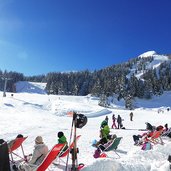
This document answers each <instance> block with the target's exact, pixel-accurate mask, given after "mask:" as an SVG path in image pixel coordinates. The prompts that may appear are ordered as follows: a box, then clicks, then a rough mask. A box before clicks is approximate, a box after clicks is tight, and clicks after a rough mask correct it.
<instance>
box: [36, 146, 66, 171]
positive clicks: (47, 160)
mask: <svg viewBox="0 0 171 171" xmlns="http://www.w3.org/2000/svg"><path fill="white" fill-rule="evenodd" d="M63 148H65V144H56V145H55V146H54V147H53V148H52V150H51V151H50V152H49V153H48V154H47V156H46V157H45V159H44V160H43V162H42V163H41V165H40V166H39V167H38V168H37V169H36V171H45V170H46V169H47V168H48V167H49V166H50V164H51V163H52V162H53V160H55V158H56V157H58V156H59V155H60V151H61V150H62V149H63Z"/></svg>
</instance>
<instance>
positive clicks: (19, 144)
mask: <svg viewBox="0 0 171 171" xmlns="http://www.w3.org/2000/svg"><path fill="white" fill-rule="evenodd" d="M26 138H27V137H23V138H16V139H15V140H14V143H13V144H12V146H11V147H10V148H9V149H8V152H9V154H10V156H11V161H12V162H13V163H15V161H14V159H13V155H15V156H17V157H19V158H20V159H22V160H23V161H26V162H27V158H26V156H25V154H24V149H23V146H22V143H23V141H25V139H26ZM19 147H21V150H22V154H23V157H21V156H19V155H18V154H16V153H14V151H15V150H16V149H18V148H19Z"/></svg>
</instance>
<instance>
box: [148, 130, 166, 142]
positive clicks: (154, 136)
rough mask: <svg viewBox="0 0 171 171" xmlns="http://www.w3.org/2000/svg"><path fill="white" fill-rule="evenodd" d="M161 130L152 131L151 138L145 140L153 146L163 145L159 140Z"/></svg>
mask: <svg viewBox="0 0 171 171" xmlns="http://www.w3.org/2000/svg"><path fill="white" fill-rule="evenodd" d="M161 135H162V130H161V131H154V133H153V134H152V136H151V137H148V138H147V139H146V140H147V141H150V142H151V143H153V144H161V145H163V144H164V143H163V140H162V138H161Z"/></svg>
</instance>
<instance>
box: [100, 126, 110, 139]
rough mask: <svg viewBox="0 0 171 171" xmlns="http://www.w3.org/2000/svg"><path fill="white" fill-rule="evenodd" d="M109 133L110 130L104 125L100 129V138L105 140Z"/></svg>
mask: <svg viewBox="0 0 171 171" xmlns="http://www.w3.org/2000/svg"><path fill="white" fill-rule="evenodd" d="M109 133H110V128H109V126H108V125H106V126H105V127H104V128H103V129H101V138H106V139H108V138H107V136H108V135H109Z"/></svg>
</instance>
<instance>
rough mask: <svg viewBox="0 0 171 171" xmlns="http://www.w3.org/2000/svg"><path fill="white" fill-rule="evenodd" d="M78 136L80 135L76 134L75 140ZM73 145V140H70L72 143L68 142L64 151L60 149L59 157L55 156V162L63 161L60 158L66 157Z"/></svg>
mask: <svg viewBox="0 0 171 171" xmlns="http://www.w3.org/2000/svg"><path fill="white" fill-rule="evenodd" d="M80 137H81V135H78V136H77V137H76V142H77V141H78V140H79V138H80ZM73 147H74V142H72V143H71V144H70V146H69V147H68V148H67V149H66V150H65V151H64V152H62V151H61V153H60V155H59V157H58V158H57V162H58V163H60V161H62V162H64V161H63V160H62V159H61V158H64V157H66V156H67V155H68V153H69V152H70V150H71V149H72V148H73ZM64 163H65V162H64Z"/></svg>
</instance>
